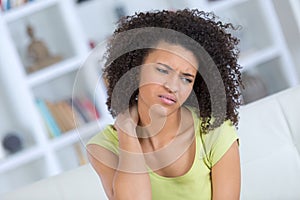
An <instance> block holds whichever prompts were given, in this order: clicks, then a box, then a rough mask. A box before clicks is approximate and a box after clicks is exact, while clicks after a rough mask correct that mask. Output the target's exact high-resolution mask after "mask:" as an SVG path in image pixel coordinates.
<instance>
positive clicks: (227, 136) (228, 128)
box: [203, 120, 238, 167]
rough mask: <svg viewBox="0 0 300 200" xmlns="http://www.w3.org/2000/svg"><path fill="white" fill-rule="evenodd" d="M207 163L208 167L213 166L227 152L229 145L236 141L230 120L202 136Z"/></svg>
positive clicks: (235, 133) (233, 127) (236, 136)
mask: <svg viewBox="0 0 300 200" xmlns="http://www.w3.org/2000/svg"><path fill="white" fill-rule="evenodd" d="M203 139H204V145H205V149H206V156H207V161H208V162H209V166H210V167H212V166H214V165H215V164H216V163H217V162H218V161H219V160H220V159H221V158H222V156H223V155H224V154H225V153H226V152H227V151H228V149H229V148H230V147H231V145H232V144H233V143H234V142H235V141H236V140H238V135H237V131H236V128H235V126H234V125H233V124H232V122H231V121H230V120H227V121H225V122H224V123H223V124H222V125H221V126H220V127H218V128H216V129H214V130H212V131H211V132H209V133H208V134H206V135H205V136H204V138H203Z"/></svg>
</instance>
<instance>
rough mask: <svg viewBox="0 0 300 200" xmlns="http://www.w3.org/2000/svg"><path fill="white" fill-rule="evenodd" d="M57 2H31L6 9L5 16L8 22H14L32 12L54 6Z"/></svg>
mask: <svg viewBox="0 0 300 200" xmlns="http://www.w3.org/2000/svg"><path fill="white" fill-rule="evenodd" d="M56 3H57V0H40V1H35V2H29V3H26V4H25V5H22V6H20V7H17V8H13V9H11V10H7V11H5V12H4V13H3V18H4V20H5V21H6V22H12V21H14V20H17V19H21V18H24V17H26V16H28V15H30V14H33V13H35V12H38V11H41V10H43V9H45V8H48V7H50V6H53V5H54V4H56Z"/></svg>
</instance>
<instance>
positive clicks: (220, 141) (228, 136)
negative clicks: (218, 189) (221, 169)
mask: <svg viewBox="0 0 300 200" xmlns="http://www.w3.org/2000/svg"><path fill="white" fill-rule="evenodd" d="M192 115H193V119H194V129H195V138H196V153H195V158H194V162H193V164H192V167H191V168H190V169H189V171H188V172H187V173H185V174H184V175H182V176H179V177H164V176H160V175H158V174H157V173H155V172H153V171H151V170H149V176H150V180H151V187H152V199H154V200H181V199H184V200H199V199H201V200H206V199H211V193H212V190H211V173H210V172H211V169H212V166H214V165H215V164H216V163H217V162H218V161H219V160H220V159H221V157H222V156H223V155H224V154H225V152H226V151H227V150H228V149H229V148H230V146H231V145H232V144H233V142H234V141H235V140H237V139H238V137H237V133H236V129H235V127H234V126H233V125H232V123H231V121H229V120H227V121H225V122H224V123H223V124H222V125H221V126H220V127H218V128H216V129H214V130H213V131H211V132H209V133H207V134H202V133H201V131H200V119H199V117H197V115H196V113H195V112H193V111H192ZM88 144H97V145H100V146H102V147H104V148H106V149H108V150H110V151H111V152H113V153H115V154H117V155H118V153H119V151H118V147H119V141H118V135H117V132H116V131H115V129H113V127H112V125H109V126H107V127H106V128H105V129H104V130H103V131H102V132H100V133H98V134H97V135H95V136H94V137H93V138H92V139H91V140H90V141H89V142H88Z"/></svg>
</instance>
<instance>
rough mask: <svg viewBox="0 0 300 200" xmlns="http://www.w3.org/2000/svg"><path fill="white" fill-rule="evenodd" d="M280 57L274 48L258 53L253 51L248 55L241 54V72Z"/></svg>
mask: <svg viewBox="0 0 300 200" xmlns="http://www.w3.org/2000/svg"><path fill="white" fill-rule="evenodd" d="M279 55H280V51H279V49H277V48H276V47H269V48H266V49H263V50H260V51H253V52H250V53H246V52H245V53H244V54H243V53H242V54H241V57H240V59H239V64H240V65H241V66H242V67H243V69H242V71H246V70H249V69H250V68H252V67H255V66H257V65H259V64H261V63H265V62H267V61H268V60H272V59H274V58H276V57H277V56H279Z"/></svg>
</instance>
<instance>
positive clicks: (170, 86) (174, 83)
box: [164, 76, 179, 93]
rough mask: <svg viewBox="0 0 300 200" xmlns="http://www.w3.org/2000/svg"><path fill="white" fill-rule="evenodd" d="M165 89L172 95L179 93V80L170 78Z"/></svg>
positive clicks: (165, 84)
mask: <svg viewBox="0 0 300 200" xmlns="http://www.w3.org/2000/svg"><path fill="white" fill-rule="evenodd" d="M164 87H165V88H166V89H167V90H168V91H169V92H171V93H176V92H178V89H179V86H178V79H177V77H176V76H172V77H169V78H168V79H167V80H166V82H165V83H164Z"/></svg>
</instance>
